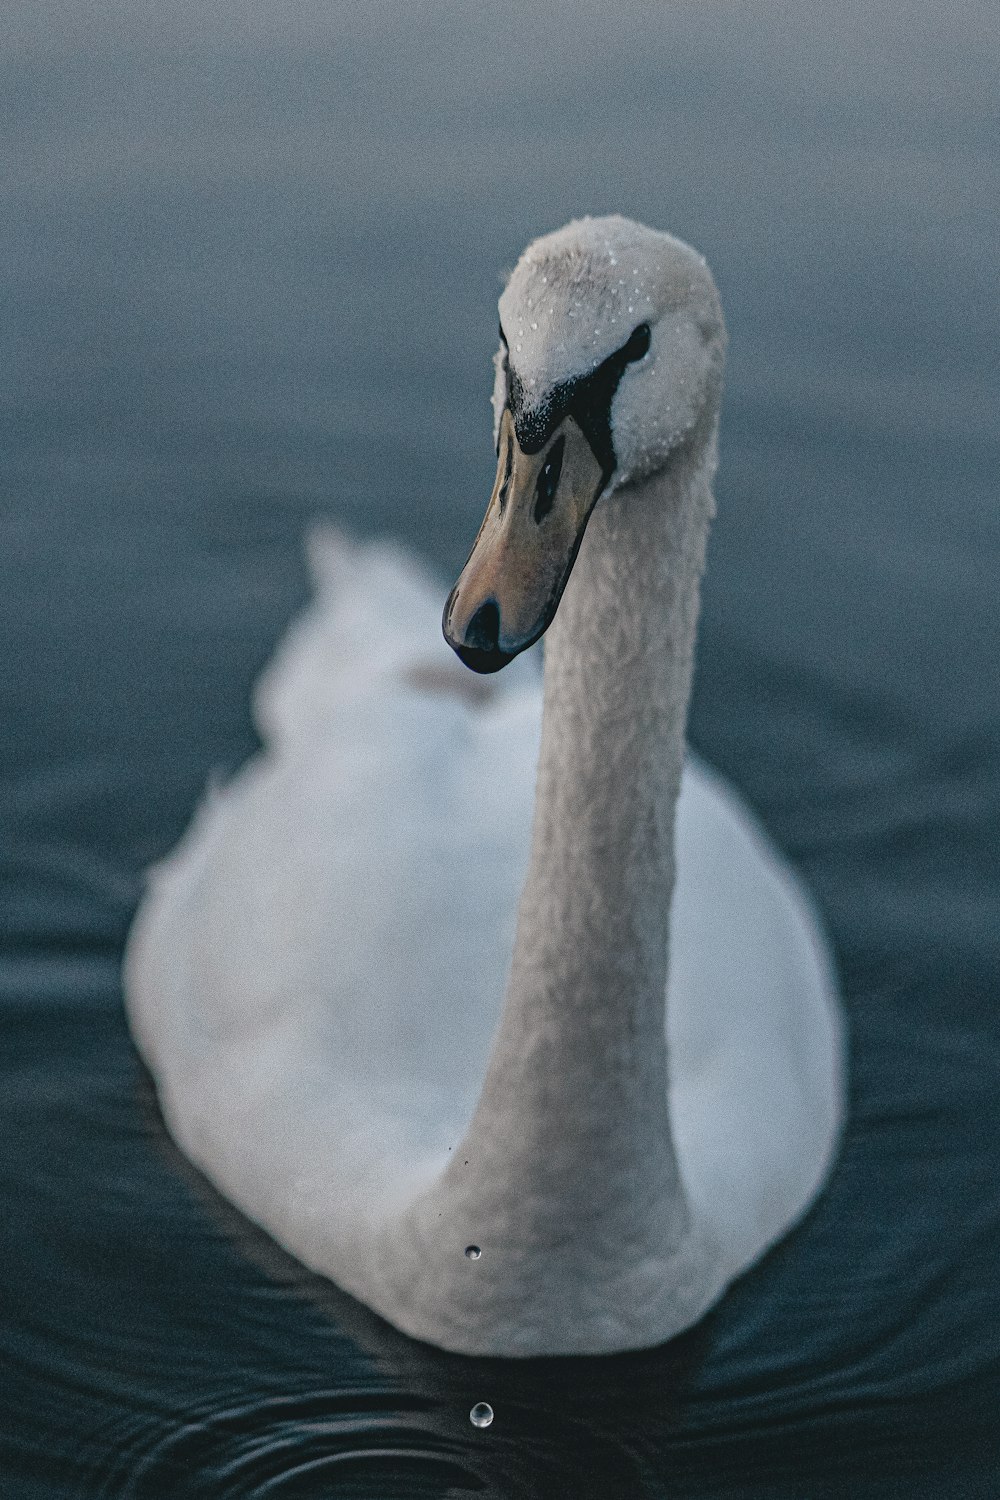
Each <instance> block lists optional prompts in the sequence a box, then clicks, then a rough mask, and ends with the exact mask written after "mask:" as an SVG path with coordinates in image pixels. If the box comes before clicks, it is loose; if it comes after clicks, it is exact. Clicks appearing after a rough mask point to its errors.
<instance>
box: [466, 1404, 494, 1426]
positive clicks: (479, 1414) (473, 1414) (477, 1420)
mask: <svg viewBox="0 0 1000 1500" xmlns="http://www.w3.org/2000/svg"><path fill="white" fill-rule="evenodd" d="M469 1421H470V1422H471V1423H472V1425H473V1427H488V1426H489V1425H490V1423H491V1422H492V1421H493V1408H492V1406H491V1405H490V1403H489V1402H488V1401H477V1402H476V1404H475V1406H474V1407H473V1408H472V1410H471V1411H470V1412H469Z"/></svg>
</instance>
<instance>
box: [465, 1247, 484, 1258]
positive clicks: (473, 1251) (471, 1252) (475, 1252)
mask: <svg viewBox="0 0 1000 1500" xmlns="http://www.w3.org/2000/svg"><path fill="white" fill-rule="evenodd" d="M482 1253H483V1252H482V1251H481V1250H480V1248H479V1246H478V1245H466V1247H465V1258H466V1260H478V1259H479V1257H480V1256H481V1255H482Z"/></svg>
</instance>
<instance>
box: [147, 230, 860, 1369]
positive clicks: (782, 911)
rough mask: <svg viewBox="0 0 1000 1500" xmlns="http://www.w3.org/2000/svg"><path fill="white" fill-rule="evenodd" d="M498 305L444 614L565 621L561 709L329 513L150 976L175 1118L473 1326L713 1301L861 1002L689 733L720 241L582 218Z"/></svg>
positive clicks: (816, 1174) (612, 1327) (763, 1240)
mask: <svg viewBox="0 0 1000 1500" xmlns="http://www.w3.org/2000/svg"><path fill="white" fill-rule="evenodd" d="M500 313H501V326H502V330H505V332H506V341H505V343H504V345H503V347H502V348H501V350H500V352H499V354H498V356H497V380H496V390H495V394H494V406H495V412H496V417H497V423H496V427H497V434H496V435H497V441H498V452H499V465H498V470H497V482H496V486H495V489H494V492H493V496H492V499H491V501H490V506H489V509H488V510H487V513H486V518H485V520H484V522H483V526H482V528H481V530H480V533H479V536H478V537H477V540H476V543H475V546H474V547H473V550H472V554H471V556H470V558H469V561H468V563H467V565H466V567H465V570H464V571H463V573H462V576H461V578H460V580H459V583H458V585H457V586H456V589H455V590H454V591H453V593H452V596H451V598H450V599H449V602H448V606H447V608H446V613H445V632H446V635H447V637H448V639H449V641H450V642H451V644H452V645H453V646H454V647H455V648H456V650H457V651H458V653H459V655H461V656H463V657H464V658H465V659H466V660H467V662H468V663H469V664H471V665H473V666H476V667H478V668H479V669H480V670H483V671H492V670H494V669H495V668H497V667H499V666H501V665H503V664H504V663H505V662H506V661H508V660H509V659H510V657H511V656H512V655H513V654H515V653H516V652H518V651H520V650H521V649H522V648H523V647H524V646H526V645H528V644H530V642H531V641H532V640H534V639H535V638H537V636H538V635H539V634H540V633H541V632H542V631H543V630H544V629H545V628H546V626H547V625H549V624H550V622H551V627H550V629H549V632H548V638H547V642H546V651H545V673H544V716H543V715H542V711H541V710H542V694H541V691H540V688H539V685H538V682H537V679H536V678H535V677H534V676H533V675H532V673H531V669H530V659H529V660H528V661H526V662H525V663H524V664H523V665H522V666H520V667H519V668H518V670H516V671H513V672H511V673H507V674H505V675H504V677H503V678H500V679H492V680H489V681H485V680H484V679H482V678H476V677H474V676H472V675H471V674H469V673H467V672H466V671H465V670H464V668H463V667H461V666H459V665H458V663H457V662H456V661H455V658H454V657H453V656H452V655H451V654H450V653H449V652H448V651H447V650H446V649H445V647H444V646H443V645H442V643H441V639H440V630H439V623H438V617H439V608H440V600H439V596H437V595H436V592H435V589H434V587H433V585H432V584H431V583H430V582H429V581H428V580H427V579H425V577H424V576H423V574H422V573H421V571H420V570H419V569H418V568H417V567H416V566H415V565H414V564H413V563H412V562H411V561H408V560H407V559H406V558H405V557H404V556H402V555H400V554H398V553H397V552H396V551H395V550H394V549H393V548H391V547H387V546H369V547H363V548H361V547H359V548H352V547H350V546H348V545H347V544H346V543H343V542H338V541H336V540H335V539H333V538H331V537H330V536H326V537H325V538H324V537H323V536H320V537H318V538H317V539H316V541H315V543H314V549H313V550H314V570H315V573H316V583H317V596H316V598H315V600H314V602H313V604H312V606H311V608H310V609H309V610H308V611H307V612H306V614H305V615H304V616H303V618H302V619H301V620H300V621H299V622H298V623H297V624H296V625H294V626H293V628H292V629H291V631H290V632H289V634H288V636H287V638H286V640H285V642H284V644H283V646H282V647H281V648H280V650H279V652H278V654H277V656H276V659H275V661H274V662H273V663H272V665H271V667H270V668H269V670H268V671H267V672H266V674H265V676H264V678H263V679H262V682H261V684H260V685H259V687H258V691H257V712H258V717H259V721H260V724H261V729H262V733H263V736H264V740H265V745H266V748H265V750H264V751H263V753H262V754H261V755H259V756H258V757H257V758H256V759H255V760H253V761H251V763H250V764H249V765H247V766H246V767H245V768H244V769H243V771H242V772H241V773H240V774H239V775H238V776H237V777H236V778H235V779H234V780H233V782H232V783H231V784H230V785H229V786H228V787H227V788H226V789H225V790H224V791H223V792H221V793H217V794H216V795H215V796H214V798H213V799H211V800H210V801H209V803H208V804H207V806H205V807H204V808H203V809H202V811H201V812H200V813H199V814H198V816H197V818H196V819H195V822H194V824H193V826H192V828H191V829H190V831H189V832H188V834H187V835H186V837H185V839H184V840H183V842H182V844H181V845H180V847H179V848H178V849H177V850H176V852H175V853H174V854H173V855H172V856H171V857H170V858H169V859H168V860H167V861H166V862H165V863H164V864H162V865H161V866H160V867H159V868H158V869H157V870H156V871H155V872H154V873H153V876H152V880H151V884H150V888H149V891H148V894H147V896H146V898H145V901H144V904H143V906H142V908H141V910H140V912H139V915H138V918H137V921H136V925H135V928H134V930H133V933H132V936H131V939H130V946H129V951H128V955H127V970H126V979H127V995H128V1000H127V1003H128V1013H129V1017H130V1021H131V1025H132V1028H133V1032H134V1035H135V1038H136V1041H137V1043H138V1045H139V1047H140V1048H141V1050H142V1053H143V1055H144V1056H145V1058H146V1060H147V1062H148V1064H149V1067H150V1068H151V1070H152V1072H153V1074H154V1076H155V1079H156V1082H157V1086H158V1090H159V1097H160V1101H161V1104H162V1108H163V1112H164V1116H165V1118H166V1121H167V1124H168V1126H169V1128H170V1130H171V1132H172V1134H173V1135H174V1137H175V1139H176V1140H177V1141H178V1142H179V1144H180V1145H181V1146H182V1148H183V1149H184V1150H185V1151H186V1152H187V1154H188V1155H189V1156H190V1157H191V1158H192V1159H193V1160H194V1161H195V1162H196V1163H197V1164H198V1166H199V1167H200V1168H201V1169H202V1171H203V1172H204V1173H205V1174H206V1175H207V1176H208V1177H209V1178H210V1179H211V1180H212V1181H213V1182H214V1183H215V1184H216V1186H217V1187H218V1188H219V1189H220V1190H221V1191H222V1192H223V1193H224V1194H226V1196H227V1197H229V1198H230V1199H232V1201H233V1202H234V1203H236V1204H237V1205H238V1206H239V1207H240V1208H241V1209H242V1210H243V1211H244V1212H245V1213H246V1214H248V1215H249V1216H250V1218H252V1219H254V1220H256V1221H257V1223H259V1224H261V1225H263V1226H264V1227H265V1228H266V1229H267V1230H268V1231H269V1232H270V1233H271V1234H272V1235H273V1236H274V1237H275V1239H277V1240H278V1241H279V1242H280V1243H281V1244H282V1245H284V1246H285V1247H286V1248H287V1249H288V1250H290V1251H291V1252H292V1253H293V1254H295V1255H296V1256H298V1257H299V1258H300V1259H301V1260H303V1261H304V1262H305V1263H306V1264H307V1265H309V1266H311V1267H313V1268H315V1269H316V1270H318V1271H321V1272H323V1273H324V1274H325V1275H327V1276H329V1277H331V1278H332V1279H333V1280H334V1281H336V1282H337V1283H339V1285H340V1286H341V1287H344V1288H346V1289H347V1290H348V1291H350V1292H352V1293H353V1294H354V1295H355V1296H356V1297H358V1298H360V1299H361V1300H362V1301H364V1302H366V1303H367V1304H369V1306H371V1307H372V1308H374V1309H376V1311H378V1312H379V1313H381V1314H382V1315H383V1316H384V1317H386V1318H388V1319H389V1320H390V1321H391V1322H392V1323H394V1324H395V1325H396V1326H397V1327H399V1328H401V1329H403V1330H404V1331H406V1332H407V1333H410V1334H413V1335H415V1336H417V1337H418V1338H421V1339H425V1340H429V1341H430V1342H432V1343H434V1344H438V1345H441V1346H443V1347H445V1348H447V1349H452V1350H458V1351H463V1352H466V1353H475V1354H501V1355H536V1354H566V1353H598V1352H610V1351H618V1350H625V1349H633V1348H638V1347H643V1346H648V1345H652V1344H655V1343H658V1342H660V1341H662V1340H664V1339H666V1338H669V1337H670V1336H671V1335H673V1334H675V1333H677V1332H679V1331H680V1330H681V1329H683V1328H685V1327H687V1326H688V1325H689V1324H691V1323H692V1322H694V1321H695V1320H696V1319H697V1318H698V1317H699V1316H700V1315H701V1314H702V1313H703V1312H704V1311H705V1310H706V1309H707V1308H708V1307H709V1305H710V1304H711V1303H712V1302H714V1301H715V1300H716V1298H718V1297H719V1295H720V1294H721V1292H722V1291H723V1289H724V1288H725V1287H726V1285H727V1284H728V1283H729V1282H730V1281H731V1280H732V1278H733V1277H734V1276H736V1275H737V1274H738V1273H739V1272H740V1271H741V1270H743V1269H744V1268H745V1267H746V1266H748V1265H749V1264H750V1263H751V1262H752V1261H753V1260H755V1259H756V1258H757V1257H758V1256H759V1255H760V1254H761V1252H762V1251H763V1250H764V1249H765V1248H766V1247H767V1246H769V1245H771V1244H772V1243H773V1242H774V1241H775V1240H776V1239H777V1238H778V1237H779V1236H780V1235H781V1234H782V1233H783V1232H784V1231H785V1230H786V1229H787V1228H788V1227H789V1225H791V1224H792V1223H793V1222H794V1221H795V1220H796V1219H797V1218H799V1217H800V1215H801V1214H802V1213H803V1211H804V1210H805V1208H806V1207H807V1205H808V1204H809V1202H810V1201H811V1200H812V1198H813V1197H814V1195H815V1194H816V1192H817V1191H818V1189H819V1187H820V1185H821V1183H822V1181H823V1179H824V1177H825V1175H826V1173H827V1170H828V1167H829V1165H830V1161H831V1155H832V1151H833V1149H834V1146H835V1141H836V1136H837V1132H838V1127H839V1123H840V1120H841V1113H842V1096H843V1095H842V1090H843V1081H842V1039H841V1023H840V1012H839V1006H838V1003H837V999H836V996H835V993H834V989H833V986H832V984H831V978H830V970H829V966H828V962H827V955H826V951H825V949H824V946H823V944H822V941H821V939H820V937H819V936H818V934H817V929H816V926H815V923H814V919H813V917H812V915H811V912H810V909H809V907H808V905H807V903H806V901H805V899H804V897H803V894H802V892H801V890H800V888H799V886H798V884H797V883H796V881H795V879H794V878H793V876H792V874H791V872H790V871H789V870H788V869H787V868H786V867H785V866H784V865H783V864H782V863H781V861H780V859H779V857H778V856H777V855H776V853H775V851H774V849H773V848H772V847H771V845H770V844H769V843H768V841H767V839H766V838H765V837H764V835H763V834H762V832H761V831H760V829H759V828H758V827H757V825H756V824H755V823H754V821H753V819H752V818H751V817H750V816H749V815H748V813H747V812H746V810H745V809H744V808H743V807H742V806H741V804H740V802H739V800H738V799H737V797H736V796H735V795H734V794H733V792H731V791H730V790H729V789H728V788H727V787H726V786H725V785H723V784H722V783H721V782H720V781H719V780H718V779H717V778H716V777H715V776H713V775H711V774H710V773H709V772H708V771H706V770H704V769H701V768H699V767H698V766H697V765H696V764H689V765H688V767H687V769H686V770H685V773H684V776H683V789H682V790H681V791H680V797H679V802H678V791H679V789H680V788H681V782H682V776H681V763H682V755H683V741H684V725H685V714H686V709H687V702H688V696H689V686H690V676H691V660H692V647H693V640H694V632H695V619H696V613H697V599H698V586H699V576H700V573H701V570H702V562H703V556H704V548H705V540H706V533H707V530H708V524H709V520H710V516H711V513H712V509H713V503H712V498H711V488H710V486H711V478H712V475H713V472H714V467H715V434H716V424H717V413H718V404H719V393H720V385H721V370H722V362H723V348H724V340H725V335H724V330H723V323H722V317H721V312H720V309H719V304H718V299H717V294H716V291H715V287H714V284H713V282H712V279H711V276H710V274H709V272H708V270H707V269H706V267H705V264H704V261H703V260H702V259H701V257H700V256H698V255H696V254H695V253H694V252H693V251H692V250H690V249H689V248H688V247H687V246H685V245H683V244H681V243H680V242H679V241H677V240H675V239H673V238H671V237H670V236H668V235H665V234H659V233H655V232H653V231H651V230H648V229H644V228H642V227H641V226H639V225H637V224H633V223H630V222H628V221H626V220H623V219H620V218H610V219H584V220H582V221H580V222H577V223H573V224H570V225H568V226H567V227H566V228H565V229H563V230H561V231H559V232H558V233H556V234H551V235H548V236H546V237H545V238H543V239H540V240H538V241H536V242H535V243H534V244H533V245H531V246H530V247H529V248H528V250H527V251H526V252H525V254H524V256H523V257H522V259H521V260H520V262H519V263H518V266H517V268H516V269H515V271H514V273H513V275H512V277H511V279H510V283H509V285H508V286H507V289H506V290H505V292H504V294H503V296H502V297H501V299H500ZM591 512H592V513H591ZM588 523H589V524H588ZM571 568H572V574H570V569H571ZM560 595H561V596H562V597H561V603H560ZM557 604H558V605H559V609H558V613H557V614H556V613H555V610H556V606H557ZM553 616H554V618H553ZM511 679H513V680H511ZM466 689H468V690H466ZM474 689H479V690H480V691H473V690H474ZM540 721H541V734H540ZM539 735H540V738H539ZM536 764H537V792H536V799H535V812H534V825H533V829H532V822H531V789H532V782H533V778H534V775H535V768H536ZM675 843H676V866H677V871H678V880H677V884H676V888H674V868H675V857H674V850H675ZM525 872H526V877H525ZM522 887H523V888H522ZM671 902H672V904H671ZM668 919H669V932H670V976H669V984H667V934H668ZM515 927H516V935H515ZM512 954H513V958H511V955H512ZM665 995H666V999H667V1006H666V1026H664V1000H665ZM472 1247H477V1248H478V1251H479V1253H478V1254H476V1253H475V1250H474V1249H473V1248H472ZM467 1251H468V1253H467Z"/></svg>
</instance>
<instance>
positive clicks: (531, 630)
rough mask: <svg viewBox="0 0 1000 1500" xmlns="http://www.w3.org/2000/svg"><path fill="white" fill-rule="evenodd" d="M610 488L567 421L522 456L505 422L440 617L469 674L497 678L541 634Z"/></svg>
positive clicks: (506, 417) (579, 434) (507, 414)
mask: <svg viewBox="0 0 1000 1500" xmlns="http://www.w3.org/2000/svg"><path fill="white" fill-rule="evenodd" d="M607 479H608V476H607V474H606V473H605V472H604V470H603V469H602V467H601V465H600V463H599V462H598V460H597V458H596V457H595V456H594V451H593V449H592V448H591V446H590V444H589V443H588V441H587V439H586V438H585V437H584V435H583V432H582V430H581V429H580V427H579V426H578V425H577V423H576V422H575V421H574V419H573V418H572V417H569V416H567V417H564V418H563V420H562V421H561V422H560V423H559V425H558V427H556V429H555V431H554V432H553V433H551V435H550V436H549V437H548V438H547V439H546V441H545V443H544V444H543V445H542V447H541V448H540V449H539V450H538V452H537V453H525V451H524V450H523V449H522V447H521V446H520V444H519V443H518V440H517V434H516V433H515V431H514V420H513V417H512V416H511V413H510V411H509V410H506V411H505V412H504V414H503V420H502V421H501V424H500V447H499V461H498V463H497V477H496V483H495V484H494V486H493V494H492V495H491V496H490V503H489V505H488V507H487V510H486V515H485V517H484V518H483V524H482V526H480V528H479V535H478V536H477V537H476V540H475V542H474V543H473V547H472V551H471V552H470V554H469V560H468V562H467V563H466V564H465V567H464V568H463V569H462V572H461V575H460V576H459V579H458V582H457V583H456V584H455V587H454V588H453V589H452V591H451V593H450V594H449V596H448V602H447V604H446V605H445V607H444V619H443V621H442V625H443V629H444V637H445V640H446V641H447V642H448V644H449V646H451V648H452V650H453V651H455V652H457V654H458V656H459V657H460V658H461V659H462V661H464V662H465V664H466V666H467V667H472V669H473V670H474V671H476V672H498V671H499V670H500V668H501V667H505V666H506V665H507V663H508V662H509V661H511V660H512V659H513V658H514V657H515V656H516V655H517V654H518V652H519V651H524V650H525V649H526V648H527V647H528V646H531V645H533V644H534V642H535V641H537V640H538V637H539V636H540V635H542V634H543V632H544V631H545V630H547V629H548V627H549V625H550V624H551V623H552V618H553V616H554V615H555V612H556V608H557V606H558V604H559V600H560V598H561V597H562V592H563V589H564V588H565V587H566V580H567V579H568V578H569V575H570V572H571V570H572V567H573V563H574V561H575V559H576V554H577V551H578V549H579V546H580V543H581V541H582V540H583V533H584V531H585V530H586V527H587V522H588V521H589V519H590V513H591V511H592V510H593V508H594V505H595V504H596V502H597V500H598V498H599V496H600V494H601V491H602V490H603V489H604V486H605V484H606V482H607Z"/></svg>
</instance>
